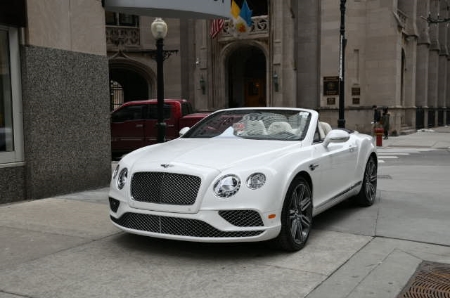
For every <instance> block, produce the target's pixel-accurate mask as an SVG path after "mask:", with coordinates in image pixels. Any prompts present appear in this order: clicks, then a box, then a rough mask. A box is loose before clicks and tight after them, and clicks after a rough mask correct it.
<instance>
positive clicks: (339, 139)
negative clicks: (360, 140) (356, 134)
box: [322, 129, 350, 147]
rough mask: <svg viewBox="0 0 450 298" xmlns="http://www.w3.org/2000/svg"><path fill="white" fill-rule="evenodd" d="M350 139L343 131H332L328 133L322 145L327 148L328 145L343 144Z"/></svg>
mask: <svg viewBox="0 0 450 298" xmlns="http://www.w3.org/2000/svg"><path fill="white" fill-rule="evenodd" d="M348 139H350V134H349V133H348V132H346V131H345V130H341V129H334V130H332V131H330V132H329V133H328V134H327V135H326V137H325V140H324V141H323V143H322V144H323V145H324V146H325V147H328V145H329V144H330V143H345V142H347V141H348Z"/></svg>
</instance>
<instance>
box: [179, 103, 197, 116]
mask: <svg viewBox="0 0 450 298" xmlns="http://www.w3.org/2000/svg"><path fill="white" fill-rule="evenodd" d="M192 113H194V111H193V110H192V106H191V104H190V103H187V102H183V103H181V114H182V116H186V115H189V114H192Z"/></svg>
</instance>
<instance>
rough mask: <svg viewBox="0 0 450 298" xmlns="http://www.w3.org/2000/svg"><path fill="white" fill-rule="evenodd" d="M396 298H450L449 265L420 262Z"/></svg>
mask: <svg viewBox="0 0 450 298" xmlns="http://www.w3.org/2000/svg"><path fill="white" fill-rule="evenodd" d="M397 298H450V264H442V263H433V262H422V263H421V264H420V266H419V268H418V269H417V270H416V272H415V273H414V275H413V276H412V277H411V279H410V280H409V281H408V284H407V285H406V286H405V288H404V289H403V291H402V292H401V293H400V294H399V295H398V296H397Z"/></svg>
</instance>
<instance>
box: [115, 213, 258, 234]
mask: <svg viewBox="0 0 450 298" xmlns="http://www.w3.org/2000/svg"><path fill="white" fill-rule="evenodd" d="M111 220H112V221H113V222H115V223H116V224H118V225H120V226H122V227H125V228H129V229H133V230H138V231H147V232H153V233H159V234H168V235H178V236H190V237H199V238H239V237H252V236H257V235H260V234H262V233H263V232H264V231H233V232H224V231H220V230H218V229H216V228H214V227H213V226H211V225H209V224H207V223H206V222H203V221H201V220H197V219H187V218H178V217H166V216H159V215H150V214H140V213H125V214H124V215H122V216H121V217H120V218H114V217H112V216H111Z"/></svg>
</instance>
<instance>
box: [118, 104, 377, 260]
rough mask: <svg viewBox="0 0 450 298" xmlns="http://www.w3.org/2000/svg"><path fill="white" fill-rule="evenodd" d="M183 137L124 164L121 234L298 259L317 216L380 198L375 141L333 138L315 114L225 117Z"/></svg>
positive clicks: (281, 111) (255, 112)
mask: <svg viewBox="0 0 450 298" xmlns="http://www.w3.org/2000/svg"><path fill="white" fill-rule="evenodd" d="M180 135H181V137H180V138H178V139H175V140H173V141H170V142H167V143H163V144H157V145H151V146H147V147H144V148H141V149H138V150H136V151H133V152H132V153H130V154H128V155H126V156H124V157H123V158H122V160H121V161H120V162H119V164H118V165H117V168H116V169H115V171H114V173H113V175H112V180H111V186H110V192H109V202H110V218H111V221H112V222H113V223H114V225H116V226H117V227H118V228H120V229H122V230H124V231H126V232H130V233H135V234H140V235H146V236H151V237H159V238H167V239H177V240H185V241H198V242H251V241H266V240H271V241H273V243H275V244H276V245H277V246H278V247H280V248H282V249H284V250H288V251H297V250H300V249H301V248H302V247H303V246H304V245H305V243H306V241H307V240H308V236H309V234H310V232H311V227H312V222H313V217H314V216H315V215H317V214H319V213H321V212H323V211H325V210H327V209H329V208H330V207H332V206H333V205H335V204H337V203H339V202H341V201H343V200H346V199H352V200H354V201H355V202H356V203H358V204H359V205H361V206H370V205H372V204H373V202H374V200H375V197H376V189H377V165H378V161H377V153H376V147H375V146H374V144H373V141H372V137H371V136H369V135H365V134H361V133H358V132H356V131H350V130H347V129H331V127H330V125H329V124H327V123H324V122H320V121H319V114H318V113H317V112H316V111H314V110H307V109H297V108H236V109H224V110H220V111H217V112H215V113H213V114H211V115H209V116H208V117H206V118H204V119H203V120H201V121H200V122H199V123H197V124H196V125H195V126H193V127H192V128H190V129H189V128H184V129H182V130H181V131H180Z"/></svg>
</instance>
